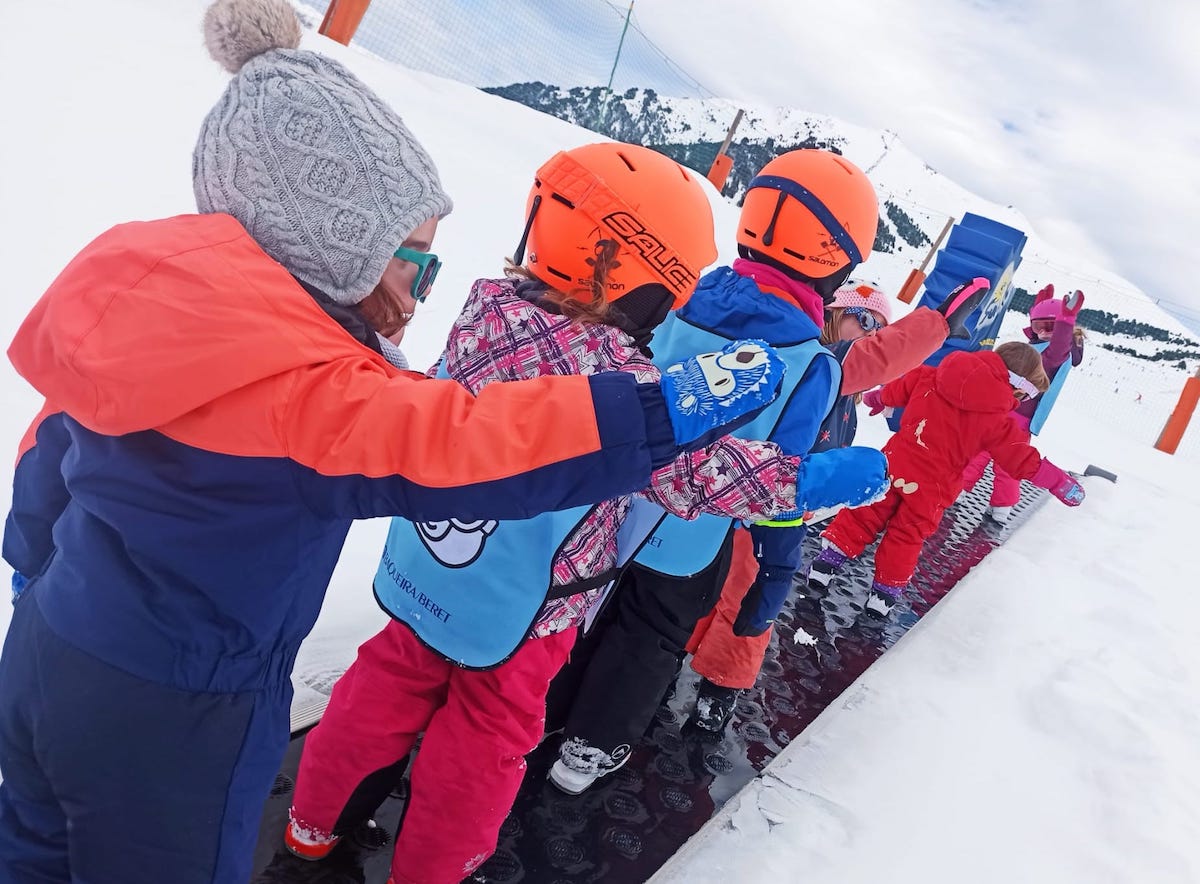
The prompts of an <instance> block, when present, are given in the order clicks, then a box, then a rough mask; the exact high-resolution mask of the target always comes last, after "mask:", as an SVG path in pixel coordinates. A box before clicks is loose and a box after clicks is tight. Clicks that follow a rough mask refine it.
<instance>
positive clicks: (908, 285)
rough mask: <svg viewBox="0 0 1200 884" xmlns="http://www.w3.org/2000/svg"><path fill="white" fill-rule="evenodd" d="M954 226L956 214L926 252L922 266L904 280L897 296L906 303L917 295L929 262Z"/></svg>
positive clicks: (909, 302) (943, 227)
mask: <svg viewBox="0 0 1200 884" xmlns="http://www.w3.org/2000/svg"><path fill="white" fill-rule="evenodd" d="M953 226H954V216H953V215H951V216H950V218H949V219H948V220H947V221H946V223H945V224H944V225H942V232H941V233H939V234H938V238H937V239H935V240H934V241H933V245H931V246H930V247H929V251H928V252H926V253H925V260H924V261H922V262H921V266H920V267H918V268H917V269H916V270H913V271H911V272H910V273H909V274H908V279H906V280H904V285H902V286H901V287H900V294H898V295H896V297H897V298H898V299H899V300H901V301H903V302H904V303H905V304H911V303H912V299H913V298H914V297H916V294H917V292H918V291H919V290H920V288H921V285H922V284H923V283H924V282H925V268H926V267H928V266H929V262H930V261H931V260H933V256H934V255H936V254H937V250H938V246H940V245H941V244H942V240H944V239H945V238H946V234H947V233H949V232H950V228H951V227H953Z"/></svg>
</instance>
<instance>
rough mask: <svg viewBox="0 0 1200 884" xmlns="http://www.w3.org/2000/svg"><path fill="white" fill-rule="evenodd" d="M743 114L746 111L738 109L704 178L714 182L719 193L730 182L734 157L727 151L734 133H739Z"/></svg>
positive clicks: (713, 184)
mask: <svg viewBox="0 0 1200 884" xmlns="http://www.w3.org/2000/svg"><path fill="white" fill-rule="evenodd" d="M743 114H745V111H744V110H742V109H741V108H738V112H737V114H735V115H734V118H733V122H732V123H730V124H729V129H728V130H727V131H726V132H725V140H724V141H723V142H722V143H721V146H720V147H719V148H717V158H716V159H715V160H713V162H712V165H711V166H709V168H708V174H707V175H705V176H704V177H706V178H707V179H708V180H709V181H711V182H712V186H713V187H715V188H716V189H717V191H718V192H719V191H722V190H724V189H725V182H726V181H728V180H729V171H730V170H731V169H732V168H733V157H731V156H729V155H728V154H727V153H725V151H727V150H729V145H730V144H731V143H732V142H733V133H734V132H736V131H737V127H738V123H740V122H741V121H742V115H743Z"/></svg>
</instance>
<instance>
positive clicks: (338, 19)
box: [317, 0, 371, 46]
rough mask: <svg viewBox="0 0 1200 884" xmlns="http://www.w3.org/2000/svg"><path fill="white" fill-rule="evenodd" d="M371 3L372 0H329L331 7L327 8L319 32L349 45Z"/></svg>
mask: <svg viewBox="0 0 1200 884" xmlns="http://www.w3.org/2000/svg"><path fill="white" fill-rule="evenodd" d="M370 5H371V0H329V8H328V9H326V10H325V18H324V19H322V21H321V27H320V28H318V29H317V32H318V33H321V34H324V35H325V36H326V37H328V38H329V39H330V40H336V41H337V42H339V43H341V44H343V45H345V46H349V45H350V40H351V39H352V38H353V37H354V32H355V31H357V30H358V26H359V24H361V23H362V20H363V16H364V15H366V14H367V7H368V6H370Z"/></svg>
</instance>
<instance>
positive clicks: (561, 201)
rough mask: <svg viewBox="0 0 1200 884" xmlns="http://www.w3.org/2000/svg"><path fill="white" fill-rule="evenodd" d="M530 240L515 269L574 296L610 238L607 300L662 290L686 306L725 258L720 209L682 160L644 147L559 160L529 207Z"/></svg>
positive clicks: (541, 172)
mask: <svg viewBox="0 0 1200 884" xmlns="http://www.w3.org/2000/svg"><path fill="white" fill-rule="evenodd" d="M525 217H526V222H525V233H524V235H523V236H522V238H521V243H520V244H519V245H518V246H517V251H516V254H515V255H514V257H513V262H514V263H516V264H520V263H521V260H522V257H523V256H524V254H525V252H526V250H527V251H528V256H529V257H528V260H527V261H526V262H525V266H526V267H527V268H528V269H529V270H530V272H532V273H533V275H534V276H536V277H537V278H538V279H540V280H541V281H542V282H544V283H546V284H547V285H550V286H553V287H554V288H556V289H558V290H560V291H563V292H566V293H568V294H569V293H571V291H572V290H575V289H579V288H583V289H587V288H589V287H590V285H591V283H592V279H593V276H592V267H593V264H594V261H595V256H596V254H597V250H598V248H599V246H600V244H601V242H602V241H604V240H610V241H613V242H615V243H616V244H617V253H616V256H615V258H616V262H615V264H611V265H610V270H609V273H608V276H607V280H608V291H609V296H608V300H610V301H615V300H616V299H617V298H620V297H621V296H622V295H625V294H628V293H629V292H631V291H633V290H634V289H636V288H638V287H639V286H643V285H647V284H650V283H657V284H658V285H661V286H664V287H665V288H666V289H667V291H669V292H670V293H671V295H672V296H673V298H674V304H673V307H675V308H678V307H682V306H683V305H684V304H685V303H686V302H687V300H688V298H690V297H691V295H692V292H693V291H694V290H695V288H696V282H697V281H698V280H699V278H700V273H701V271H702V270H703V269H704V268H705V267H706V266H708V265H709V264H711V263H712V262H713V261H715V260H716V257H717V246H716V240H715V236H714V233H713V217H712V207H711V206H710V205H709V203H708V198H707V197H706V196H705V195H704V190H703V188H702V187H701V186H700V185H699V184H698V183H697V182H696V181H695V180H694V179H693V178H692V177H691V176H690V175H689V174H688V173H687V172H686V171H685V170H684V169H683V167H682V166H680V165H679V164H678V163H676V162H675V161H674V160H672V159H670V158H668V157H666V156H663V155H662V154H660V153H658V152H656V151H653V150H650V149H649V148H646V147H640V146H638V145H636V144H619V143H606V144H588V145H584V146H583V147H576V148H573V149H572V150H568V151H562V152H560V153H557V154H555V155H554V156H553V157H551V158H550V159H549V160H548V161H547V162H546V163H545V164H544V165H543V166H542V167H541V168H540V169H538V171H537V175H536V177H535V178H534V182H533V187H532V188H531V189H530V191H529V198H528V200H527V201H526V204H525Z"/></svg>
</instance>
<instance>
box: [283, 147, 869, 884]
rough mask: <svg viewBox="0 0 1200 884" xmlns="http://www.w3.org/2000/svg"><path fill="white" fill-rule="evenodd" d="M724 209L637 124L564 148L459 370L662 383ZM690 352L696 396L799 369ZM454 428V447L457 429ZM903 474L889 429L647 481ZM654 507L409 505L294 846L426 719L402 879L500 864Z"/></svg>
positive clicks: (794, 481)
mask: <svg viewBox="0 0 1200 884" xmlns="http://www.w3.org/2000/svg"><path fill="white" fill-rule="evenodd" d="M712 229H713V228H712V214H711V209H710V207H709V204H708V201H707V197H706V196H705V195H704V191H703V190H702V189H701V187H700V186H699V185H698V184H697V183H696V182H695V181H694V180H693V179H692V178H691V177H689V175H688V174H687V173H686V172H685V171H684V170H683V169H682V168H681V167H680V166H679V165H677V164H676V163H675V162H674V161H672V160H670V159H668V158H667V157H665V156H663V155H661V154H658V153H655V152H654V151H652V150H649V149H648V148H643V147H637V146H634V145H628V144H595V145H588V146H585V147H580V148H575V149H573V150H570V151H567V152H565V153H559V154H557V155H556V156H554V157H553V158H552V159H550V160H549V161H548V162H547V163H545V164H544V165H543V166H542V167H541V168H540V169H539V170H538V172H537V174H536V177H535V182H534V185H533V187H532V188H531V189H530V192H529V199H528V202H527V204H526V226H525V236H524V237H523V238H522V240H521V243H520V245H519V246H518V248H517V254H518V256H521V255H523V254H525V255H528V261H527V262H526V263H525V265H524V266H523V267H522V266H515V267H511V268H510V270H509V272H508V274H507V276H506V277H505V278H502V279H492V280H486V279H485V280H479V281H478V282H476V283H475V285H474V287H473V288H472V291H471V294H470V296H469V297H468V299H467V303H466V306H465V307H464V308H463V311H462V313H461V314H460V315H459V317H458V319H457V321H456V322H455V324H454V326H453V328H452V329H451V330H450V335H449V340H448V342H447V347H446V353H445V355H444V357H443V363H442V364H441V368H440V372H441V373H442V374H443V375H447V376H449V377H452V378H454V379H455V380H457V381H458V382H459V383H461V384H463V386H465V387H466V388H467V389H468V390H470V391H471V392H472V393H476V394H483V393H484V392H485V391H486V389H487V388H488V387H489V386H491V385H492V384H494V383H496V382H499V381H514V380H518V379H522V378H539V377H543V376H547V375H554V374H582V375H594V374H596V373H598V372H602V371H619V372H624V373H629V374H632V375H633V376H634V377H635V378H636V379H637V380H638V381H639V382H642V383H657V382H658V381H659V378H660V371H659V369H658V368H656V367H655V365H654V364H653V363H652V362H651V361H650V359H649V343H650V339H651V337H652V336H653V335H654V331H655V328H656V327H657V326H658V325H659V323H660V322H662V320H663V318H664V317H665V316H667V314H668V313H669V312H670V311H671V310H673V309H674V308H677V307H681V306H683V305H684V304H686V303H687V302H688V299H689V298H690V297H691V295H692V291H693V289H694V287H695V284H696V280H697V279H698V277H699V271H700V270H701V269H702V268H703V267H704V265H705V264H707V263H709V262H710V261H712V260H713V259H714V258H715V257H716V247H715V244H714V242H713V233H712ZM520 260H521V258H520V257H517V258H516V259H515V261H516V262H519V261H520ZM679 365H680V364H679V363H668V364H667V365H666V366H664V368H663V373H664V374H665V375H666V376H667V377H670V378H677V380H676V381H675V384H676V385H677V387H678V388H679V389H680V390H684V389H686V390H687V391H688V392H687V397H685V401H686V402H688V403H691V405H692V406H693V407H694V412H695V413H696V414H701V413H703V412H704V411H705V410H706V409H707V408H709V407H710V406H711V405H712V402H713V400H714V399H724V398H727V397H728V398H737V397H739V396H746V397H751V398H753V397H762V396H763V395H764V393H765V392H769V388H768V387H767V386H765V385H764V384H763V381H764V380H765V379H766V378H768V377H769V376H770V374H771V373H778V372H780V371H781V370H782V368H783V366H782V362H781V361H780V360H779V358H778V357H775V356H771V357H770V358H769V359H768V358H766V352H765V351H764V350H763V349H762V348H761V347H759V346H758V345H751V344H746V343H745V342H743V343H738V342H733V343H730V344H728V345H727V346H726V347H725V348H724V350H723V352H722V354H721V355H719V356H715V357H713V358H708V357H701V358H700V359H698V360H695V365H696V366H697V367H696V370H695V371H693V372H685V371H677V368H678V367H679ZM786 381H787V379H786V378H785V383H786ZM785 393H786V391H785ZM768 398H769V397H768ZM502 429H503V430H504V431H505V432H510V431H511V429H510V428H509V427H504V428H502ZM446 444H447V446H448V447H449V448H450V449H451V450H452V449H453V447H454V438H453V435H452V434H451V435H450V436H448V437H447V438H446ZM885 472H886V471H885V462H884V459H883V457H882V455H880V454H879V452H877V451H874V450H872V449H863V448H860V449H847V450H839V451H833V452H826V453H824V454H817V455H812V456H810V457H808V458H801V457H791V456H786V455H784V453H783V452H781V450H780V448H779V447H778V446H776V445H774V444H772V443H769V442H754V441H743V440H741V439H733V438H729V437H727V438H725V439H723V440H721V441H718V442H716V443H714V444H713V445H711V446H709V447H708V448H705V449H703V450H701V451H699V452H696V453H694V454H690V455H684V456H682V457H680V458H679V459H677V460H676V461H675V462H674V463H672V464H670V465H669V466H667V467H665V468H663V469H661V470H659V471H657V472H656V473H655V474H654V475H653V477H652V479H651V481H650V484H649V487H648V488H647V489H646V491H644V492H643V495H644V496H645V497H646V498H648V499H650V500H652V501H655V502H656V503H658V504H660V505H661V506H662V507H664V508H665V509H666V510H667V511H669V512H672V513H674V514H676V515H677V516H679V517H682V518H695V517H696V516H697V515H699V514H700V513H705V512H707V513H717V514H720V515H723V516H725V517H726V518H729V517H733V518H739V519H752V520H755V521H757V520H761V519H769V518H773V517H774V516H776V515H778V514H780V513H783V512H789V511H792V510H794V509H796V508H806V507H810V506H815V505H822V504H829V503H832V502H836V501H848V502H863V501H864V500H867V499H870V498H872V497H874V496H876V495H877V494H879V493H881V492H882V491H883V489H884V488H886V485H887V480H886V474H885ZM472 506H475V505H474V504H473V505H472ZM640 511H641V510H640V508H639V507H637V506H634V504H633V502H632V501H631V498H630V497H629V496H621V497H616V498H614V499H611V500H608V501H605V502H603V503H600V504H598V505H596V506H584V507H578V508H576V509H573V510H568V511H565V512H562V513H556V514H550V515H544V516H540V517H538V518H536V519H529V520H523V521H519V520H509V521H505V520H500V521H499V522H498V523H480V522H478V521H473V522H460V521H458V520H453V519H452V520H450V521H448V522H439V523H432V524H429V525H417V526H414V525H413V524H411V523H409V522H407V521H404V520H401V519H396V520H394V521H393V523H392V527H391V531H390V533H389V535H388V542H387V546H386V548H385V551H384V555H383V563H382V564H381V566H380V569H379V572H378V574H377V575H376V578H375V585H374V589H375V594H376V597H377V598H378V599H379V601H380V604H381V605H382V606H383V608H384V609H385V610H386V611H387V612H388V613H389V614H390V615H391V616H392V617H393V618H394V619H393V621H392V622H391V623H389V624H388V626H387V627H385V628H384V630H383V631H382V632H380V633H379V634H378V635H376V636H375V637H374V638H372V639H370V640H368V641H367V642H366V643H365V644H364V645H363V646H362V647H361V648H360V649H359V654H358V658H357V660H355V662H354V664H353V665H352V666H351V667H350V669H349V670H348V671H347V672H346V674H345V675H344V676H343V677H342V679H341V680H340V681H338V683H337V684H336V685H335V687H334V689H333V694H332V697H331V699H330V702H329V708H328V709H327V711H326V712H325V716H324V718H323V719H322V721H321V723H320V724H319V725H318V726H317V727H316V729H315V730H314V731H313V732H312V733H311V734H310V735H309V736H308V739H307V742H306V744H305V751H304V754H303V756H302V757H301V760H300V771H299V774H298V777H297V783H296V793H295V801H294V804H293V807H292V811H291V821H290V824H289V826H288V829H287V833H286V836H285V843H286V844H287V846H288V848H289V849H290V850H292V852H293V853H295V854H297V855H298V856H301V857H304V858H306V859H320V858H322V857H324V856H325V855H327V854H328V853H329V852H330V850H332V848H333V846H334V845H335V844H336V842H337V840H338V837H339V835H340V834H341V833H340V831H339V830H337V821H338V819H339V817H340V816H341V815H342V813H343V810H344V808H345V807H346V806H347V803H348V802H349V801H350V800H351V797H352V796H353V795H354V793H355V791H356V790H357V789H358V788H359V787H360V786H361V785H363V784H364V783H365V784H367V787H368V788H369V786H370V781H371V780H373V779H374V777H373V776H372V775H373V774H376V772H377V771H380V770H382V769H384V768H388V767H390V766H392V765H393V764H394V763H395V762H397V761H398V760H400V759H402V758H404V756H405V755H407V754H408V752H409V750H410V749H412V747H413V745H414V744H415V742H416V740H417V738H418V737H419V736H420V735H421V733H422V732H424V739H423V740H422V742H421V746H420V749H419V750H418V752H417V756H416V761H415V762H414V766H413V774H412V786H411V794H410V797H409V799H408V806H407V808H406V810H405V814H404V820H403V823H402V826H401V830H400V833H399V835H398V836H397V839H396V847H395V853H394V856H393V860H392V878H393V881H394V882H396V884H457V882H458V881H460V880H461V879H462V878H463V877H464V876H466V875H468V874H470V873H471V872H472V871H473V870H474V869H475V868H476V867H477V866H479V865H481V864H482V863H483V862H484V860H486V859H487V857H488V856H490V855H491V853H492V852H493V851H494V850H495V848H496V841H497V837H498V833H499V830H500V824H501V823H502V822H503V821H504V818H505V816H506V815H507V814H508V811H509V809H510V807H511V806H512V802H513V800H514V798H515V796H516V793H517V789H518V787H519V786H520V784H521V780H522V778H523V777H524V774H525V761H524V756H525V755H526V754H527V753H528V752H530V751H531V750H532V749H533V748H534V747H535V746H536V745H537V743H538V741H539V740H540V739H541V737H542V732H543V728H544V725H545V715H546V706H545V701H546V689H547V687H548V685H549V683H550V680H551V679H552V678H553V677H554V675H555V673H556V672H557V671H558V670H559V668H560V667H561V666H562V665H563V663H565V662H566V659H567V655H568V654H569V653H570V652H571V648H572V646H573V645H574V642H575V635H576V632H577V628H578V627H579V625H580V624H581V623H582V622H583V620H584V618H585V616H586V614H587V612H588V610H589V609H590V608H591V606H592V605H593V604H595V602H596V600H597V596H598V595H599V594H600V593H602V592H603V589H604V587H605V586H606V585H607V584H608V583H610V582H611V580H612V579H613V578H614V577H615V576H616V569H617V566H618V564H619V556H620V554H621V553H622V550H621V548H620V543H621V536H622V531H623V530H624V529H626V528H630V527H633V528H635V529H636V519H637V517H638V516H637V514H638V513H639V512H640ZM653 511H654V516H653V520H657V518H658V517H659V516H660V515H661V512H662V511H661V510H659V509H657V508H653ZM631 520H633V521H634V523H635V524H634V525H633V526H629V525H626V522H628V521H631ZM653 524H654V521H649V522H647V523H646V524H645V528H644V529H643V534H644V533H646V532H648V531H649V529H650V528H651V527H652V526H653ZM380 797H383V796H380ZM356 803H357V800H356ZM366 803H367V804H369V803H370V802H366Z"/></svg>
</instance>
